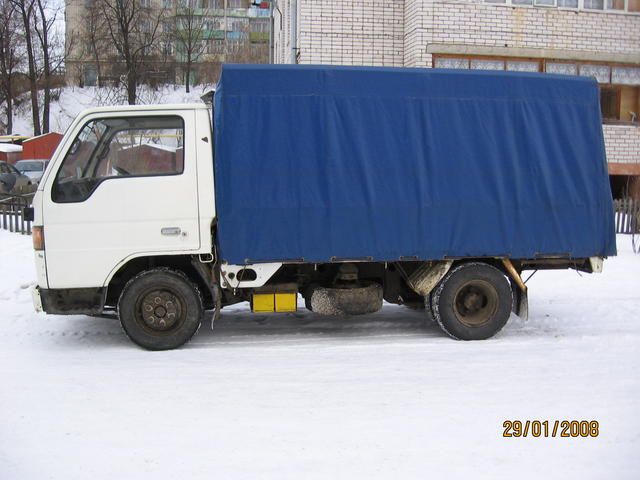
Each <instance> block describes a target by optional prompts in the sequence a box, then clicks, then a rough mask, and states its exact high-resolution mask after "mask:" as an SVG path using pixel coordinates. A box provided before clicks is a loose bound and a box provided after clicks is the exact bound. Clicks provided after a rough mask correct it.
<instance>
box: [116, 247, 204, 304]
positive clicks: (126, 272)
mask: <svg viewBox="0 0 640 480" xmlns="http://www.w3.org/2000/svg"><path fill="white" fill-rule="evenodd" d="M192 259H193V257H192V256H191V255H145V256H138V257H134V258H129V259H127V260H124V261H123V262H121V263H120V265H118V266H117V267H116V268H114V269H113V271H112V272H111V274H110V276H109V278H108V279H107V281H106V283H105V287H106V297H105V305H106V306H110V307H116V306H117V303H118V298H119V297H120V294H121V293H122V290H123V289H124V287H125V285H126V284H127V282H128V281H129V280H130V279H132V278H133V277H135V276H136V275H138V274H139V273H141V272H143V271H145V270H151V269H154V268H158V267H166V268H170V269H172V270H177V271H180V272H182V273H184V274H185V275H186V276H187V277H188V278H189V279H190V280H191V281H192V282H194V283H195V284H196V285H197V286H198V288H199V289H200V294H201V295H202V299H203V302H204V306H205V309H210V308H212V307H213V298H212V296H211V289H210V288H209V285H207V283H206V281H205V279H204V278H203V277H202V275H201V274H200V273H199V272H198V271H197V270H196V268H195V267H194V266H193V264H192Z"/></svg>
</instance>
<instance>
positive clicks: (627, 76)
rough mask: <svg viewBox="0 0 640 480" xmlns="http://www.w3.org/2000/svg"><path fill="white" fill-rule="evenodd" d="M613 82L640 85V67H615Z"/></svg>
mask: <svg viewBox="0 0 640 480" xmlns="http://www.w3.org/2000/svg"><path fill="white" fill-rule="evenodd" d="M611 83H618V84H621V85H640V67H613V69H612V70H611Z"/></svg>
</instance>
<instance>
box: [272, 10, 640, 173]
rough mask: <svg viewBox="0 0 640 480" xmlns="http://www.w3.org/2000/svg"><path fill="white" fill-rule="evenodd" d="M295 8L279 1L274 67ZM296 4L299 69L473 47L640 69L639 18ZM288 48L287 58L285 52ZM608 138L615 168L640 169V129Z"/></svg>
mask: <svg viewBox="0 0 640 480" xmlns="http://www.w3.org/2000/svg"><path fill="white" fill-rule="evenodd" d="M290 3H291V0H281V1H280V2H279V5H281V8H282V9H283V12H286V13H285V19H284V22H283V28H282V29H280V28H279V23H280V22H279V21H278V17H277V14H276V21H275V27H276V36H275V38H276V56H275V61H276V63H290V61H291V54H290V45H289V44H288V41H289V39H290V30H287V28H289V27H288V25H289V24H288V20H289V19H288V18H286V17H288V16H289V15H288V12H289V10H288V8H289V5H290ZM297 3H298V6H299V8H298V10H299V11H298V19H299V20H298V28H299V34H298V47H299V56H298V61H299V63H307V64H309V63H313V64H338V65H384V66H408V67H431V66H433V57H432V55H433V53H434V52H438V50H437V48H439V47H440V48H441V47H442V46H444V47H446V48H451V47H454V48H458V47H460V48H464V49H468V50H467V51H466V52H465V54H469V55H473V54H474V48H475V49H476V51H479V49H482V50H483V51H486V50H487V49H496V50H498V49H499V50H500V52H499V55H500V56H523V55H522V52H523V51H525V50H526V51H527V52H529V53H528V55H532V56H538V57H542V58H562V59H571V58H573V57H572V55H575V56H576V59H579V60H585V59H586V60H599V61H607V62H629V61H631V62H632V63H640V15H628V14H627V15H625V14H618V13H603V12H588V11H573V10H562V9H557V8H539V7H537V8H526V7H524V8H523V7H512V6H504V5H495V4H487V3H484V2H482V0H387V1H384V2H381V1H373V0H297ZM283 45H286V48H289V51H286V52H285V53H282V52H281V51H280V50H281V49H282V48H283ZM286 48H285V50H286ZM438 53H447V52H446V51H444V52H438ZM476 54H478V53H476ZM496 54H497V53H496ZM556 55H557V56H556ZM620 58H622V60H621V59H620ZM629 59H631V60H629ZM604 131H605V137H606V142H607V152H608V157H609V161H610V162H620V163H640V127H634V126H613V125H605V127H604Z"/></svg>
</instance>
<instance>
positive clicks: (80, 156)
mask: <svg viewBox="0 0 640 480" xmlns="http://www.w3.org/2000/svg"><path fill="white" fill-rule="evenodd" d="M183 170H184V122H183V121H182V119H181V118H180V117H175V116H163V117H160V116H158V117H126V118H103V119H98V120H92V121H90V122H88V123H87V124H85V126H84V127H83V128H82V130H81V131H80V133H79V134H78V136H77V137H76V138H75V140H74V141H73V144H72V145H71V148H70V149H69V151H68V152H67V154H66V156H65V158H64V160H63V162H62V165H61V167H60V169H59V170H58V173H57V175H56V180H55V182H54V184H53V190H52V197H53V201H54V202H58V203H70V202H82V201H84V200H86V199H87V198H89V196H91V194H92V193H93V192H94V191H95V189H96V188H97V187H98V185H99V184H100V183H101V182H102V181H104V180H106V179H117V178H124V177H143V176H158V175H179V174H181V173H182V172H183Z"/></svg>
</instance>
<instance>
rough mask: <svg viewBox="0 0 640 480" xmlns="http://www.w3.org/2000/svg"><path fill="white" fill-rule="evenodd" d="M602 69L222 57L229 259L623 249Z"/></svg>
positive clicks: (217, 112) (219, 149)
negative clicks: (537, 70)
mask: <svg viewBox="0 0 640 480" xmlns="http://www.w3.org/2000/svg"><path fill="white" fill-rule="evenodd" d="M601 122H602V120H601V115H600V104H599V94H598V86H597V83H596V81H595V80H593V79H587V78H579V77H573V76H559V75H549V74H531V73H512V72H499V73H498V72H482V71H454V70H436V69H395V68H360V67H329V66H256V65H225V66H224V67H223V70H222V74H221V79H220V83H219V84H218V88H217V90H216V95H215V106H214V129H215V188H216V193H215V196H216V199H215V200H216V212H217V213H216V214H217V218H218V224H217V225H218V239H219V250H220V256H221V258H222V259H223V260H224V261H227V262H229V263H231V264H244V263H257V262H274V261H279V262H282V261H297V262H300V261H303V262H317V263H321V262H331V261H342V260H350V259H353V260H358V259H361V260H369V261H396V260H407V259H416V260H434V259H442V258H445V257H483V256H500V257H502V256H506V257H511V258H520V259H533V258H540V257H556V256H559V257H568V258H586V257H590V256H609V255H615V253H616V249H615V235H614V229H613V205H612V199H611V191H610V186H609V180H608V175H607V165H606V158H605V148H604V141H603V135H602V125H601Z"/></svg>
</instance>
